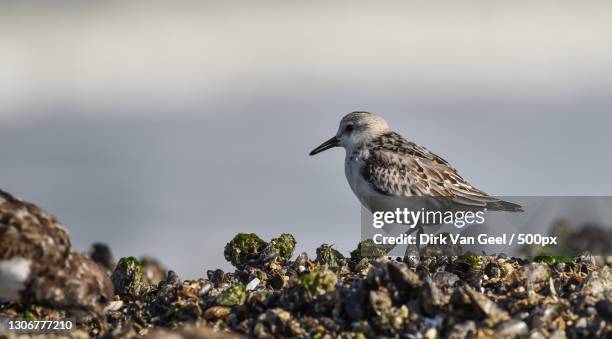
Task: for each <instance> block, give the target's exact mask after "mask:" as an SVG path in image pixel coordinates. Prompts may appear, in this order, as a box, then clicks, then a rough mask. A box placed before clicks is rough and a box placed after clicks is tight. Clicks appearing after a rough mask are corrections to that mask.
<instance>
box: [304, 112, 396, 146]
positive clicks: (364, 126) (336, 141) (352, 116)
mask: <svg viewBox="0 0 612 339" xmlns="http://www.w3.org/2000/svg"><path fill="white" fill-rule="evenodd" d="M388 131H389V125H387V122H386V121H385V119H383V118H381V117H379V116H378V115H376V114H373V113H368V112H352V113H349V114H347V115H345V116H344V117H343V118H342V120H340V126H339V127H338V132H337V133H336V135H334V136H333V137H332V138H331V139H329V140H327V141H326V142H324V143H322V144H321V145H320V146H319V147H317V148H315V149H314V150H312V152H310V155H315V154H317V153H321V152H323V151H325V150H327V149H330V148H332V147H338V146H339V147H344V148H345V149H351V148H353V147H355V146H359V145H364V144H366V143H368V142H369V141H370V140H372V139H374V138H376V137H377V136H379V135H381V134H383V133H386V132H388Z"/></svg>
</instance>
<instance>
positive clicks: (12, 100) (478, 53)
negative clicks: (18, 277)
mask: <svg viewBox="0 0 612 339" xmlns="http://www.w3.org/2000/svg"><path fill="white" fill-rule="evenodd" d="M611 19H612V3H610V2H606V1H590V2H575V1H535V2H533V1H530V2H527V1H524V2H523V1H515V2H511V3H502V2H491V1H473V2H469V1H462V2H450V1H449V2H436V3H435V4H434V3H428V2H421V1H404V2H401V3H391V2H386V3H380V2H336V3H334V4H330V3H327V2H311V1H309V2H288V1H282V2H281V1H279V2H257V3H255V2H248V1H239V2H232V3H231V4H230V3H228V2H222V1H219V2H179V1H173V2H166V3H162V2H150V1H149V2H123V1H105V2H81V1H63V2H62V1H60V2H54V3H43V4H42V5H41V4H40V3H38V4H35V3H34V2H22V1H19V2H17V1H15V2H3V3H2V4H1V5H0V159H1V160H2V167H1V168H0V187H2V188H4V189H6V190H9V191H11V192H13V193H14V194H17V195H19V196H22V197H24V198H27V199H28V200H30V201H33V202H35V203H37V204H39V205H41V206H43V207H44V208H46V209H47V210H49V211H51V212H52V213H54V214H55V215H57V216H58V217H59V218H60V220H61V221H63V223H64V224H65V225H66V226H67V227H68V228H69V231H70V234H71V236H72V240H73V243H74V246H75V248H77V249H78V250H86V249H87V248H88V246H89V245H90V244H91V243H92V242H94V241H102V242H105V243H107V244H109V245H110V246H111V247H112V249H113V250H114V253H115V256H116V257H120V256H125V255H141V254H149V255H153V256H155V257H157V258H159V259H160V260H161V261H162V262H163V263H164V264H165V265H167V266H168V267H170V268H173V269H175V270H177V271H178V272H179V274H181V275H182V276H183V277H185V278H194V277H198V276H204V275H205V269H210V268H216V267H221V268H224V269H229V268H230V265H229V264H227V263H226V262H225V260H224V259H223V246H224V244H225V243H226V242H227V241H229V240H230V239H231V237H232V236H233V235H234V234H235V233H237V232H256V233H258V234H260V235H261V236H262V237H263V238H264V239H266V240H268V239H270V238H271V237H273V236H276V235H278V234H280V233H282V232H290V233H293V234H294V235H295V236H296V238H297V239H298V242H299V243H298V251H308V252H309V254H314V249H315V248H316V246H318V245H319V244H321V243H323V242H327V243H333V244H335V245H336V247H337V248H338V249H339V250H341V251H343V252H348V251H349V250H350V249H352V248H354V246H355V244H356V243H357V241H358V240H359V236H360V226H359V221H360V216H359V210H360V209H359V204H358V201H357V199H356V198H354V196H353V194H352V192H351V191H350V189H349V187H348V185H347V183H346V180H345V178H344V172H343V167H342V166H343V160H344V152H343V151H342V150H340V149H338V150H332V151H328V152H325V153H323V154H321V155H319V156H317V157H314V158H310V157H308V156H307V154H308V152H309V151H310V150H311V149H312V148H314V147H315V146H317V145H318V144H319V143H320V142H322V141H323V140H326V139H327V138H329V137H330V136H331V135H332V134H333V133H335V131H336V128H337V123H338V121H339V119H340V118H341V117H342V115H344V114H345V113H348V112H350V111H354V110H368V111H373V112H377V113H379V114H381V115H382V116H384V117H385V118H386V119H387V120H388V122H389V123H390V124H391V126H392V127H394V128H395V129H396V130H397V131H398V132H400V133H401V134H403V135H404V136H405V137H407V138H409V139H411V140H414V141H415V142H417V143H419V144H422V145H424V146H426V147H428V148H430V149H431V150H433V151H434V152H436V153H438V154H439V155H441V156H442V157H444V158H446V159H447V160H449V161H450V162H451V163H453V164H454V165H455V166H456V167H457V168H458V169H459V170H460V172H461V173H462V174H463V175H464V176H465V177H466V178H467V179H469V180H471V181H472V182H473V183H474V184H475V185H477V186H478V187H480V188H481V189H483V190H484V191H486V192H488V193H491V194H496V195H610V193H611V192H612V180H610V179H609V175H610V168H611V166H612V153H611V152H610V149H609V146H610V136H609V133H610V123H611V122H612V118H611V115H610V113H611V109H612V95H611V94H612V93H610V92H611V88H612V58H611V57H610V56H611V55H612V39H610V36H611V35H612V20H611Z"/></svg>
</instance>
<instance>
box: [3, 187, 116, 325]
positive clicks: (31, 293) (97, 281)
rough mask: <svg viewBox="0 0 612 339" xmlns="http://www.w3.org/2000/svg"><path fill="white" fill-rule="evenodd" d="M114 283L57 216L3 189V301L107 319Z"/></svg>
mask: <svg viewBox="0 0 612 339" xmlns="http://www.w3.org/2000/svg"><path fill="white" fill-rule="evenodd" d="M112 296H113V287H112V283H111V281H110V279H109V277H108V276H107V274H106V273H105V272H104V271H103V269H102V268H101V267H100V266H98V265H97V264H96V263H95V262H93V261H92V260H90V259H88V258H86V257H84V256H83V255H81V254H79V253H77V252H74V251H72V250H71V248H70V238H69V236H68V232H67V231H66V229H65V228H64V226H63V225H62V224H61V223H59V222H58V221H57V219H56V218H55V217H53V216H52V215H50V214H49V213H47V212H45V211H44V210H43V209H41V208H39V207H38V206H36V205H34V204H31V203H29V202H26V201H23V200H21V199H18V198H15V197H14V196H12V195H11V194H9V193H7V192H4V191H2V190H0V299H8V300H13V301H18V302H19V301H21V302H26V303H37V304H41V305H48V306H51V307H56V306H57V307H61V308H64V309H68V310H75V311H87V312H89V311H91V312H95V313H98V314H102V312H103V308H104V306H105V305H106V303H107V302H108V301H110V298H112Z"/></svg>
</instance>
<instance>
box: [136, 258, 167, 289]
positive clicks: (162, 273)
mask: <svg viewBox="0 0 612 339" xmlns="http://www.w3.org/2000/svg"><path fill="white" fill-rule="evenodd" d="M140 263H141V264H142V275H143V277H144V279H145V281H146V283H147V284H149V285H157V284H159V282H160V281H162V280H163V279H164V278H165V277H166V268H165V267H164V266H162V264H161V263H160V262H159V261H158V260H157V259H155V258H151V257H142V258H140Z"/></svg>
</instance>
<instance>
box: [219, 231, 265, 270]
mask: <svg viewBox="0 0 612 339" xmlns="http://www.w3.org/2000/svg"><path fill="white" fill-rule="evenodd" d="M265 246H266V242H265V241H263V240H261V238H259V237H258V236H257V234H255V233H238V234H237V235H236V236H235V237H234V239H232V240H231V241H230V242H229V243H227V245H225V250H224V251H223V255H224V256H225V260H227V261H229V262H230V263H231V264H232V265H234V267H237V268H243V267H244V266H245V265H247V264H248V263H250V262H252V261H255V260H257V259H258V258H259V255H260V253H261V251H262V250H263V249H264V247H265Z"/></svg>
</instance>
